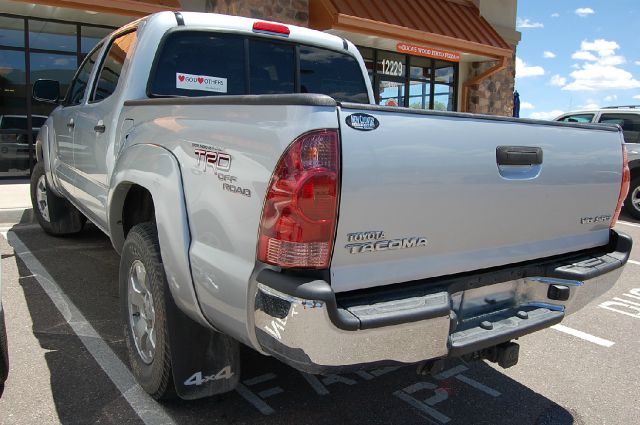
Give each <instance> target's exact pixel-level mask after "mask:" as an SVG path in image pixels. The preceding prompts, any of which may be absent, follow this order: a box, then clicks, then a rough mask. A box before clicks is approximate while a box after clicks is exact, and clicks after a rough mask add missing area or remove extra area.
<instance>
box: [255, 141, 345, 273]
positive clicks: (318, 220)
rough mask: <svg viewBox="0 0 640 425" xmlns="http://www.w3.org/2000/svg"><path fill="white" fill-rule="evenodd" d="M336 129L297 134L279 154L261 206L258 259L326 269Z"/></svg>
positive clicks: (333, 215)
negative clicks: (279, 156)
mask: <svg viewBox="0 0 640 425" xmlns="http://www.w3.org/2000/svg"><path fill="white" fill-rule="evenodd" d="M339 150H340V146H339V137H338V131H337V130H319V131H313V132H310V133H307V134H304V135H302V136H300V137H298V138H297V139H296V140H295V141H294V142H293V143H292V144H291V146H289V148H288V149H287V151H286V152H285V153H284V154H283V155H282V157H281V158H280V161H279V162H278V165H277V166H276V170H275V172H274V173H273V176H272V177H271V182H270V184H269V188H268V191H267V195H266V198H265V202H264V207H263V209H262V221H261V223H260V237H259V241H258V260H260V261H262V262H264V263H268V264H273V265H276V266H280V267H286V268H312V269H324V268H327V267H329V262H330V260H331V251H332V249H333V237H334V234H335V230H336V221H337V214H338V188H339V186H340V185H339V175H340V173H339V167H340V153H339Z"/></svg>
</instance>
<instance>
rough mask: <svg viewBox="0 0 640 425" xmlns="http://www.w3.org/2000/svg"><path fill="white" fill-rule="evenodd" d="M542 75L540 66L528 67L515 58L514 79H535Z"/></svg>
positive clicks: (542, 71) (542, 69) (542, 70)
mask: <svg viewBox="0 0 640 425" xmlns="http://www.w3.org/2000/svg"><path fill="white" fill-rule="evenodd" d="M540 75H544V68H543V67H541V66H529V65H527V64H526V63H525V62H524V61H523V60H522V59H520V58H516V78H525V77H537V76H540Z"/></svg>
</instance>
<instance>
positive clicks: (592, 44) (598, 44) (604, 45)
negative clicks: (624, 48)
mask: <svg viewBox="0 0 640 425" xmlns="http://www.w3.org/2000/svg"><path fill="white" fill-rule="evenodd" d="M619 48H620V45H619V44H618V43H616V42H615V41H608V40H604V39H602V38H599V39H597V40H594V41H587V40H584V41H583V42H582V43H580V50H586V51H589V52H598V56H612V55H614V54H615V52H616V50H617V49H619Z"/></svg>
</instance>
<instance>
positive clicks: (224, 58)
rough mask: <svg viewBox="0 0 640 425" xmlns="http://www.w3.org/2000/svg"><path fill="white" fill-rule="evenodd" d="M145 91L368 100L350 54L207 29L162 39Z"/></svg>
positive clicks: (152, 93) (357, 68) (356, 63)
mask: <svg viewBox="0 0 640 425" xmlns="http://www.w3.org/2000/svg"><path fill="white" fill-rule="evenodd" d="M148 91H149V95H150V96H151V97H164V96H181V97H196V96H216V95H245V94H291V93H318V94H325V95H327V96H331V97H332V98H334V99H335V100H337V101H339V102H356V103H369V102H368V101H369V99H368V95H367V89H366V85H365V82H364V77H363V74H362V72H361V70H360V66H359V65H358V61H357V60H356V59H355V58H354V57H353V56H351V55H349V54H346V53H342V52H336V51H333V50H328V49H323V48H318V47H313V46H305V45H298V44H294V43H290V42H280V41H278V40H271V39H264V38H254V37H246V36H241V35H234V34H220V33H214V32H206V31H175V32H173V33H170V34H169V35H168V36H167V37H166V38H165V41H164V43H162V46H161V48H160V50H159V52H158V54H157V57H156V62H155V65H154V67H153V70H152V73H151V76H150V80H149V90H148Z"/></svg>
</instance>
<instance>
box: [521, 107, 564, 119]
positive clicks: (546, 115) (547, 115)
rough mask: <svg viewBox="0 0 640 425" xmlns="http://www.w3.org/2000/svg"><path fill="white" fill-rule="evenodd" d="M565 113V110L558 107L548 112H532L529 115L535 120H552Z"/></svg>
mask: <svg viewBox="0 0 640 425" xmlns="http://www.w3.org/2000/svg"><path fill="white" fill-rule="evenodd" d="M563 113H564V111H561V110H559V109H556V110H553V111H548V112H532V113H531V115H529V117H530V118H533V119H534V120H552V119H554V118H556V117H557V116H559V115H562V114H563Z"/></svg>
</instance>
